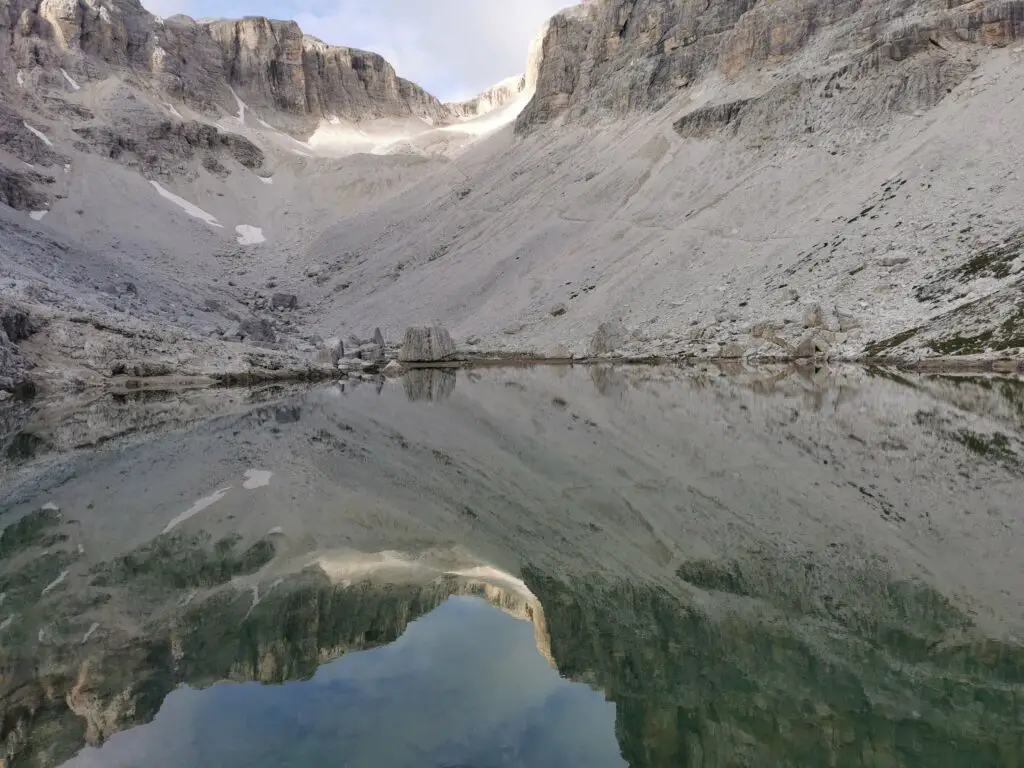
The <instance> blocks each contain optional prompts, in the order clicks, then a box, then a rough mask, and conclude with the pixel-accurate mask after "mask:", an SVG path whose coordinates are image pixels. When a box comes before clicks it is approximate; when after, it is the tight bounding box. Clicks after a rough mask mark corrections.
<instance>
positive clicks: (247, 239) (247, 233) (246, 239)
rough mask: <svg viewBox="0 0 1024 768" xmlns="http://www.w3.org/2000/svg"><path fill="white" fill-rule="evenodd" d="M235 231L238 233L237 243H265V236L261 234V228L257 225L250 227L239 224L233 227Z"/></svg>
mask: <svg viewBox="0 0 1024 768" xmlns="http://www.w3.org/2000/svg"><path fill="white" fill-rule="evenodd" d="M235 232H237V233H238V244H239V245H259V244H260V243H265V242H266V241H267V238H265V237H264V236H263V230H262V229H260V228H259V227H252V226H249V225H248V224H239V225H238V226H237V227H235Z"/></svg>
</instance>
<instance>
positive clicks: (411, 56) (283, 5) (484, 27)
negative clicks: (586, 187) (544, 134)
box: [144, 0, 574, 100]
mask: <svg viewBox="0 0 1024 768" xmlns="http://www.w3.org/2000/svg"><path fill="white" fill-rule="evenodd" d="M573 4H574V0H515V2H510V0H433V1H428V0H291V1H290V2H288V1H287V0H286V2H274V3H270V2H269V1H268V0H256V2H251V1H250V2H247V3H245V5H244V6H239V5H238V4H237V0H215V2H212V3H211V2H209V0H205V1H204V2H203V3H202V4H201V8H199V7H197V6H198V5H199V3H198V0H145V2H144V5H145V6H146V7H147V8H148V9H149V10H151V11H153V12H154V13H159V14H160V15H163V16H166V15H171V14H173V13H175V12H179V13H188V14H190V15H193V16H229V17H233V16H242V15H254V14H262V15H268V16H272V17H274V18H293V19H295V21H297V22H298V23H299V26H300V27H302V29H303V31H304V32H306V33H307V34H311V35H315V36H316V37H319V38H320V39H322V40H324V41H325V42H327V43H332V44H334V45H347V46H351V47H353V48H363V49H366V50H370V51H375V52H376V53H379V54H381V55H382V56H384V58H386V59H387V60H388V61H390V62H391V64H392V65H393V66H394V67H395V69H396V70H398V73H399V74H400V75H401V76H402V77H405V78H408V79H409V80H412V81H414V82H416V83H418V84H419V85H421V86H423V87H424V88H426V89H427V90H428V91H430V92H431V93H433V94H434V95H435V96H437V97H439V98H441V99H445V100H449V99H452V100H453V99H460V98H467V97H469V96H472V95H474V94H476V93H478V92H480V91H481V90H483V89H484V88H486V87H487V86H489V85H493V84H494V83H496V82H498V81H499V80H502V79H504V78H506V77H509V76H511V75H515V74H519V73H520V72H522V71H523V70H524V69H525V65H526V51H527V48H528V47H529V44H530V41H531V40H532V39H533V37H534V35H536V34H537V32H539V31H540V28H541V26H542V25H543V23H544V21H545V20H547V19H548V18H549V17H550V16H551V15H552V14H554V13H555V12H557V11H559V10H560V9H562V8H564V7H566V6H568V5H573Z"/></svg>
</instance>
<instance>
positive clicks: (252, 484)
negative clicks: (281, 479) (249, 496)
mask: <svg viewBox="0 0 1024 768" xmlns="http://www.w3.org/2000/svg"><path fill="white" fill-rule="evenodd" d="M273 474H274V473H273V472H267V471H266V470H265V469H247V470H245V481H244V482H243V483H242V487H243V488H245V489H246V490H247V491H252V490H255V489H256V488H263V487H264V486H266V485H270V478H271V477H272V476H273Z"/></svg>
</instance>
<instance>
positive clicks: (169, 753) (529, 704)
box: [67, 597, 624, 768]
mask: <svg viewBox="0 0 1024 768" xmlns="http://www.w3.org/2000/svg"><path fill="white" fill-rule="evenodd" d="M356 610H357V611H358V608H356ZM533 641H534V638H533V633H532V631H531V629H530V627H529V625H528V624H527V623H525V622H522V621H517V620H516V619H514V618H512V617H510V616H508V615H506V614H504V613H502V612H501V611H499V610H495V609H494V608H492V607H491V606H489V605H488V604H487V603H486V602H484V601H483V600H480V599H478V598H471V597H452V598H449V599H448V600H446V601H445V602H443V603H441V605H440V606H438V607H437V608H435V609H434V610H433V611H431V612H430V613H428V614H426V615H425V616H423V617H422V618H420V619H417V620H416V621H415V622H413V623H410V624H409V625H408V627H407V628H406V631H405V633H404V634H403V635H402V636H401V637H399V638H397V639H396V640H394V642H393V643H391V644H390V645H384V646H382V647H379V648H377V649H375V650H368V651H362V652H359V653H352V654H348V655H345V656H343V657H341V658H340V659H337V660H335V661H331V662H327V663H325V664H324V665H323V666H321V667H320V668H319V669H317V670H316V671H315V672H314V673H313V674H312V675H311V676H310V677H308V678H306V679H303V680H302V681H301V682H290V683H287V684H284V685H258V684H254V683H247V684H242V685H237V684H221V685H215V686H213V687H210V688H206V689H204V690H201V691H200V690H196V689H194V688H182V689H178V690H176V691H174V692H173V693H171V694H170V695H169V696H168V697H167V698H166V699H165V700H164V703H163V705H162V707H161V709H160V712H159V714H158V715H157V716H156V718H155V719H154V721H153V722H152V723H151V724H150V725H148V726H146V727H144V728H137V729H134V730H130V731H126V732H123V733H120V734H117V735H115V736H114V737H113V738H112V739H111V740H110V742H108V743H107V745H106V746H104V747H103V748H102V749H91V748H90V749H86V750H85V751H84V752H83V754H82V755H81V756H80V757H79V758H77V759H75V760H72V761H71V762H69V763H67V765H68V766H69V768H71V767H72V766H74V767H75V768H89V767H91V766H96V767H97V768H98V767H99V766H104V767H105V768H116V767H117V766H126V767H127V766H132V765H141V764H146V765H152V766H161V765H162V766H182V765H197V766H198V765H209V766H226V767H227V766H292V765H294V766H319V765H346V766H353V767H354V766H373V767H374V768H377V767H379V768H390V767H391V766H412V765H420V766H456V765H458V766H463V765H465V766H479V768H486V767H487V766H506V765H507V766H537V767H538V768H541V767H543V766H550V767H551V768H556V767H557V766H565V765H587V766H595V768H600V767H601V766H621V765H624V762H623V761H622V758H621V757H620V756H619V750H618V745H617V744H616V742H615V731H614V724H615V708H614V706H613V705H611V704H609V703H607V702H606V701H605V700H604V697H603V696H602V695H601V694H600V693H599V692H595V691H592V690H591V689H589V688H587V687H586V686H583V685H578V684H573V683H569V682H567V681H566V680H564V679H563V678H561V677H560V676H559V675H558V673H557V671H555V670H554V669H552V668H551V667H550V666H549V665H548V664H547V663H546V662H545V660H544V659H543V658H542V657H541V656H540V655H539V654H538V653H537V651H536V648H535V647H534V642H533Z"/></svg>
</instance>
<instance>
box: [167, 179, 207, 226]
mask: <svg viewBox="0 0 1024 768" xmlns="http://www.w3.org/2000/svg"><path fill="white" fill-rule="evenodd" d="M149 183H150V184H152V185H153V186H154V187H155V188H156V191H157V192H159V193H160V196H161V197H163V198H166V199H167V200H170V201H171V202H172V203H174V204H175V205H176V206H178V207H179V208H181V209H182V210H183V211H185V213H187V214H188V215H189V216H194V217H195V218H197V219H202V220H203V221H205V222H206V223H207V224H209V225H210V226H211V227H222V226H223V225H222V224H221V223H220V222H218V221H217V217H216V216H214V215H213V214H210V213H207V212H206V211H204V210H203V209H202V208H200V207H199V206H198V205H193V204H192V203H190V202H189V201H188V200H185V199H184V198H181V197H178V196H177V195H176V194H174V193H173V192H168V191H167V190H166V189H164V188H163V187H161V186H160V184H159V183H158V182H156V181H151V182H149Z"/></svg>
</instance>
